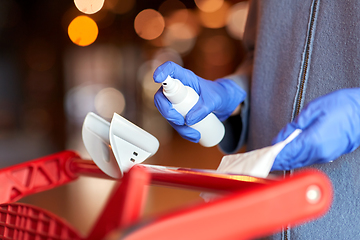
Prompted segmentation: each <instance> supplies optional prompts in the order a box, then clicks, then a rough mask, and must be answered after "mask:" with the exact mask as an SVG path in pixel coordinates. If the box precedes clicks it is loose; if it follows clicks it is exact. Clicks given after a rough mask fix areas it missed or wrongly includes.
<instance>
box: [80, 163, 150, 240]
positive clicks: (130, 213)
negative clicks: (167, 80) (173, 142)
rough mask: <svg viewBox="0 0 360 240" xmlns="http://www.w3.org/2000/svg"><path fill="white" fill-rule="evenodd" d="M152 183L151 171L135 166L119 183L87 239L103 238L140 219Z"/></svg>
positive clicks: (96, 239)
mask: <svg viewBox="0 0 360 240" xmlns="http://www.w3.org/2000/svg"><path fill="white" fill-rule="evenodd" d="M149 184H150V173H149V172H148V171H147V170H146V168H144V167H142V166H135V167H133V168H131V169H130V171H129V172H128V173H126V174H125V175H124V177H123V178H122V182H121V184H120V183H118V184H117V186H116V187H115V189H114V192H113V194H112V195H111V197H110V198H109V201H108V202H107V204H106V205H105V208H104V210H103V211H102V213H101V215H100V216H99V218H98V219H97V222H96V224H95V225H94V227H93V229H92V230H91V232H90V234H89V236H88V237H87V238H86V239H87V240H98V239H103V238H104V237H105V236H106V235H107V234H108V233H109V232H111V231H112V230H115V229H124V228H125V227H128V226H130V225H132V224H134V223H136V222H138V221H139V218H140V215H141V213H142V210H143V207H144V203H145V199H146V197H147V193H148V185H149Z"/></svg>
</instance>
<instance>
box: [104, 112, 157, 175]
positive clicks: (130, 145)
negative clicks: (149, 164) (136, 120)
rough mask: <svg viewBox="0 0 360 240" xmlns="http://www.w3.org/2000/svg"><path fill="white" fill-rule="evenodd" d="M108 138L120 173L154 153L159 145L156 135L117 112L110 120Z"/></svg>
mask: <svg viewBox="0 0 360 240" xmlns="http://www.w3.org/2000/svg"><path fill="white" fill-rule="evenodd" d="M109 139H110V145H111V147H112V150H113V152H114V155H115V158H116V161H117V162H118V164H119V167H120V171H121V172H122V173H124V172H127V171H129V170H130V168H131V167H133V166H134V165H135V164H139V163H142V162H143V161H145V160H146V159H147V158H149V157H151V156H152V155H154V154H155V153H156V152H157V150H158V149H159V145H160V144H159V141H158V140H157V138H156V137H154V136H153V135H151V134H150V133H148V132H146V131H145V130H143V129H141V128H140V127H138V126H136V125H135V124H133V123H132V122H130V121H128V120H126V119H125V118H123V117H122V116H120V115H118V114H117V113H114V115H113V118H112V120H111V124H110V132H109Z"/></svg>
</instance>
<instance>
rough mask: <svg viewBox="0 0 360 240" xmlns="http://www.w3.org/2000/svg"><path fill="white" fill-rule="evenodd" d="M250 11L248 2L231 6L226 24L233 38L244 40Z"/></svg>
mask: <svg viewBox="0 0 360 240" xmlns="http://www.w3.org/2000/svg"><path fill="white" fill-rule="evenodd" d="M248 11H249V3H248V2H240V3H237V4H235V5H233V6H231V8H230V11H229V15H228V18H227V23H226V30H227V31H228V33H229V35H230V36H231V37H233V38H235V39H242V37H243V34H244V30H245V23H246V18H247V15H248Z"/></svg>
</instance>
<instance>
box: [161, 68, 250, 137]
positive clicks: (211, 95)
mask: <svg viewBox="0 0 360 240" xmlns="http://www.w3.org/2000/svg"><path fill="white" fill-rule="evenodd" d="M168 75H170V77H172V78H175V79H178V80H180V81H181V82H182V83H183V84H184V85H186V86H189V87H191V88H193V89H194V90H195V91H196V92H197V94H199V100H198V102H197V103H196V104H195V105H194V107H193V108H192V109H191V110H190V111H189V112H188V113H187V115H186V116H185V119H184V117H183V116H182V115H181V114H180V113H178V112H177V111H176V110H175V109H174V108H173V107H172V104H171V103H170V102H169V100H168V99H167V98H166V97H165V96H164V94H163V92H162V87H160V88H159V90H158V91H157V92H156V94H155V96H154V102H155V106H156V107H157V108H158V110H159V111H160V113H161V114H162V115H163V116H164V117H165V118H166V119H167V120H168V122H169V123H170V124H171V126H172V127H173V128H174V129H175V130H176V131H177V132H178V133H179V134H180V135H181V136H182V137H183V138H185V139H187V140H189V141H192V142H198V141H199V140H200V133H199V132H198V131H197V130H195V129H193V128H190V127H188V126H191V125H193V124H195V123H197V122H199V121H200V120H202V119H203V118H205V117H206V116H207V115H208V114H209V113H211V112H213V113H214V114H215V115H216V116H217V117H218V118H219V120H220V121H224V120H225V119H226V118H228V117H229V116H230V115H231V113H232V112H233V111H234V110H235V108H236V107H237V106H238V105H239V104H240V103H241V102H242V101H244V99H245V96H246V93H245V91H244V90H242V89H241V88H240V87H239V86H238V85H237V84H236V83H235V82H233V81H232V80H230V79H218V80H216V81H210V80H205V79H202V78H200V77H198V76H196V75H195V74H194V73H193V72H192V71H190V70H188V69H184V68H183V67H181V66H179V65H177V64H175V63H173V62H165V63H164V64H162V65H161V66H159V67H158V68H157V69H156V70H155V72H154V80H155V82H156V83H162V82H163V81H165V79H166V78H167V76H168ZM185 124H186V125H185ZM187 125H188V126H187Z"/></svg>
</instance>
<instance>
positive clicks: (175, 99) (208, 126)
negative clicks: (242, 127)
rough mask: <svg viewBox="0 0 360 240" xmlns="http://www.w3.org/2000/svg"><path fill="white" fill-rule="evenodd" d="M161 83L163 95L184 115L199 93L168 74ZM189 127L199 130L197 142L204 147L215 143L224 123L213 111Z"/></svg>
mask: <svg viewBox="0 0 360 240" xmlns="http://www.w3.org/2000/svg"><path fill="white" fill-rule="evenodd" d="M162 85H163V93H164V95H165V96H166V97H167V99H169V101H170V102H171V103H172V105H173V107H174V108H175V109H176V110H177V111H178V112H179V113H180V114H181V115H182V116H183V117H185V116H186V114H187V113H188V112H189V110H190V109H191V108H192V107H193V106H194V105H195V104H196V103H197V101H198V100H199V95H198V94H197V93H196V92H195V90H194V89H192V88H191V87H188V86H184V85H183V84H182V82H180V81H179V80H178V79H174V78H172V77H170V76H168V77H167V78H166V80H165V81H164V82H162ZM189 127H192V128H194V129H196V130H198V131H199V132H200V134H201V138H200V141H199V143H200V144H201V145H203V146H204V147H213V146H215V145H217V144H218V143H219V142H220V141H221V140H222V139H223V137H224V134H225V127H224V125H223V124H222V122H221V121H220V120H219V119H218V118H217V117H216V116H215V114H213V113H210V114H209V115H207V116H206V117H205V118H204V119H203V120H201V121H200V122H198V123H195V124H194V125H191V126H189Z"/></svg>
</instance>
